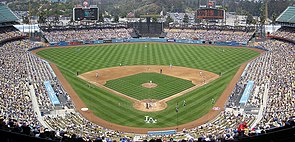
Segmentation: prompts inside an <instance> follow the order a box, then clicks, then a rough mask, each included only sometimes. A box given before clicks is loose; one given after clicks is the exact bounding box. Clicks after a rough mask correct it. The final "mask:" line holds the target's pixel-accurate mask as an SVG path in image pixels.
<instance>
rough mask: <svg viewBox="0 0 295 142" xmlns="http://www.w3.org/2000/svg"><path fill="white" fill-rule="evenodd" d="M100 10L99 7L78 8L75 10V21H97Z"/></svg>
mask: <svg viewBox="0 0 295 142" xmlns="http://www.w3.org/2000/svg"><path fill="white" fill-rule="evenodd" d="M98 14H99V13H98V8H97V7H88V8H84V7H76V8H74V9H73V20H74V21H96V20H98Z"/></svg>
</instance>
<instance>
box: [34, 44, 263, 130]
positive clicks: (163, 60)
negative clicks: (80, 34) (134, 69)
mask: <svg viewBox="0 0 295 142" xmlns="http://www.w3.org/2000/svg"><path fill="white" fill-rule="evenodd" d="M145 45H147V47H145ZM35 52H37V51H35ZM37 55H39V56H41V57H43V58H45V59H46V60H48V61H50V62H52V63H54V64H56V65H57V67H58V68H59V70H60V71H61V72H62V75H63V76H64V77H65V78H66V80H67V81H68V82H69V84H70V85H71V87H72V88H73V89H74V91H75V92H76V93H77V94H78V96H79V98H80V99H81V100H82V101H83V102H84V103H85V105H86V106H87V107H88V108H89V109H90V112H91V113H93V114H94V115H95V116H97V117H99V118H100V119H103V120H105V121H108V122H111V123H113V124H119V125H123V126H128V127H137V128H151V130H158V129H163V128H167V127H168V128H169V127H175V126H178V125H180V126H181V125H183V124H186V123H189V122H192V121H194V120H197V119H198V118H201V117H202V116H203V115H205V114H207V113H208V112H210V110H211V109H212V107H214V104H212V103H211V100H212V99H215V100H217V99H218V98H219V97H220V95H221V94H222V92H223V91H224V89H225V88H226V87H227V86H228V83H229V82H230V81H231V80H232V78H233V76H234V75H235V74H236V72H237V71H238V69H239V67H240V66H241V64H243V63H245V62H246V61H249V60H250V59H253V58H254V57H256V56H258V55H259V53H258V52H256V51H253V50H251V49H249V48H242V47H237V48H234V47H217V46H204V45H202V46H200V45H198V46H197V45H188V44H160V43H144V44H143V43H133V44H105V45H99V46H79V47H66V48H49V49H46V50H41V51H39V52H37ZM134 65H145V66H147V65H161V66H167V67H168V68H170V67H171V68H172V69H173V68H174V67H186V68H193V69H199V70H204V71H208V72H212V73H213V74H218V75H221V76H220V77H219V78H217V79H216V80H214V81H212V82H210V83H207V84H205V85H203V86H201V87H198V88H196V89H194V90H192V91H190V92H188V93H186V94H184V95H181V96H179V97H176V98H173V99H171V100H169V101H167V102H166V103H167V107H166V108H165V109H164V110H161V111H156V112H145V111H140V110H138V109H136V108H134V107H133V103H132V101H131V100H130V99H126V98H125V97H122V96H119V95H116V94H114V93H112V92H110V91H109V90H106V89H102V88H99V87H96V86H95V85H94V84H91V83H89V82H87V81H85V80H83V79H81V78H79V77H77V74H76V73H77V72H79V75H83V74H84V73H86V72H90V71H95V70H101V69H108V68H112V67H124V66H134ZM109 73H110V74H112V72H109ZM163 73H165V70H163ZM198 74H201V73H200V72H196V76H197V75H198ZM103 76H104V74H99V76H98V80H99V78H100V77H103ZM93 77H94V78H95V75H94V76H93ZM106 86H108V83H107V84H106ZM122 86H124V84H122ZM177 87H178V86H177V85H176V86H175V88H177ZM129 89H130V90H132V89H133V88H132V87H129ZM142 95H143V94H142ZM161 98H163V97H161ZM142 99H146V98H142ZM150 99H152V98H150ZM184 100H185V102H186V105H185V106H184V105H183V101H184ZM176 106H178V109H179V112H178V114H177V113H176V112H175V107H176ZM147 114H148V116H150V117H152V118H154V119H156V120H157V123H145V121H144V119H145V116H146V115H147ZM176 115H178V120H176V119H175V118H176ZM85 117H86V118H89V117H87V116H85ZM90 120H91V119H90ZM96 122H97V121H96ZM98 123H99V122H98ZM101 125H104V124H101ZM113 126H115V125H113ZM114 129H115V128H114ZM126 130H127V131H128V129H126Z"/></svg>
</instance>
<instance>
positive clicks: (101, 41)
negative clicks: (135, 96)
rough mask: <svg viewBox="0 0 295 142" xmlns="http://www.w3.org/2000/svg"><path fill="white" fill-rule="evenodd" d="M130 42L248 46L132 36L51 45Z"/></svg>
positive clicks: (231, 42)
mask: <svg viewBox="0 0 295 142" xmlns="http://www.w3.org/2000/svg"><path fill="white" fill-rule="evenodd" d="M124 42H125V43H126V42H127V43H128V42H162V43H163V42H169V43H185V44H212V45H219V46H246V45H247V42H236V41H225V42H224V41H205V40H194V39H166V38H131V39H105V40H93V41H84V40H72V41H60V42H50V43H49V45H50V46H75V45H85V44H103V43H124Z"/></svg>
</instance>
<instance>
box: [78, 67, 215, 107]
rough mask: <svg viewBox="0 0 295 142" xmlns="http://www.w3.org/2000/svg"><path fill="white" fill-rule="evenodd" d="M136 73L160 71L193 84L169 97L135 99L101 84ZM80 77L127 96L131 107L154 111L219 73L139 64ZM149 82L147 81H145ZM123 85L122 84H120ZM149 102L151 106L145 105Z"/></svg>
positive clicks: (213, 78) (85, 74)
mask: <svg viewBox="0 0 295 142" xmlns="http://www.w3.org/2000/svg"><path fill="white" fill-rule="evenodd" d="M160 70H161V71H160ZM138 73H162V74H165V75H168V76H173V77H177V78H181V79H185V80H190V81H191V82H192V83H193V84H194V85H195V86H193V87H191V88H189V89H186V90H184V91H182V92H179V93H177V94H174V95H172V96H170V97H167V98H165V99H162V100H153V101H148V99H147V100H137V99H135V98H132V97H129V96H127V95H125V94H122V93H120V92H117V91H115V90H113V89H110V88H107V87H105V86H103V85H104V84H105V83H106V82H107V81H109V80H114V79H119V78H123V77H126V76H131V75H134V74H138ZM78 77H80V78H81V79H83V80H85V81H88V82H89V83H91V84H94V85H96V86H97V87H100V88H102V89H105V90H108V91H110V92H112V93H114V94H117V95H119V96H122V97H124V98H127V99H129V100H131V101H133V107H134V108H135V109H137V110H140V111H145V112H155V111H161V110H164V109H165V108H166V107H167V104H166V102H168V101H170V100H172V99H174V98H176V97H179V96H181V95H184V94H186V93H188V92H190V91H193V90H195V89H197V88H198V87H201V86H203V85H205V84H207V83H209V82H211V81H213V80H215V79H217V78H218V77H219V75H217V74H214V73H212V72H208V71H204V70H199V69H192V68H186V67H179V66H157V65H140V66H119V67H112V68H105V69H100V70H94V71H90V72H86V73H84V74H81V75H79V76H78ZM147 84H149V83H147ZM122 86H124V85H122ZM147 104H149V105H151V107H146V105H147Z"/></svg>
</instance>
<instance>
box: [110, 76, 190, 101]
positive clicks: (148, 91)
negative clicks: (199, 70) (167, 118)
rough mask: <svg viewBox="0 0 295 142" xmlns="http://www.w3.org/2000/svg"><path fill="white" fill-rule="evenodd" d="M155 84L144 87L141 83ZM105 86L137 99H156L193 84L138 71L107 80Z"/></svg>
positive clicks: (175, 92)
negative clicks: (152, 86) (151, 86)
mask: <svg viewBox="0 0 295 142" xmlns="http://www.w3.org/2000/svg"><path fill="white" fill-rule="evenodd" d="M149 81H152V83H155V84H157V87H155V88H144V87H142V86H141V85H142V84H143V83H148V82H149ZM105 86H106V87H108V88H111V89H113V90H116V91H118V92H120V93H123V94H125V95H127V96H130V97H132V98H135V99H138V100H144V99H157V100H162V99H164V98H167V97H170V96H172V95H175V94H177V93H179V92H181V91H184V90H186V89H189V88H191V87H193V86H194V84H192V82H191V81H190V80H184V79H180V78H176V77H172V76H168V75H164V74H159V73H139V74H135V75H131V76H127V77H123V78H119V79H114V80H109V81H107V83H106V84H105Z"/></svg>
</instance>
